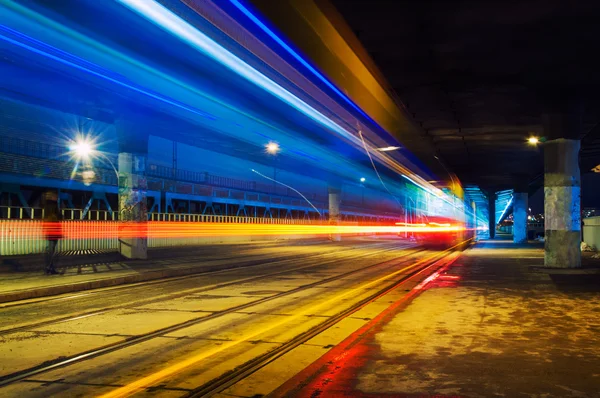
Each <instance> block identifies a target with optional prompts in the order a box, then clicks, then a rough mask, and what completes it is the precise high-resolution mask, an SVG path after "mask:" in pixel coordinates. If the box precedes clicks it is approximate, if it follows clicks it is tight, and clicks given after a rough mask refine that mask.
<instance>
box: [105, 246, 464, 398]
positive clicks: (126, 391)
mask: <svg viewBox="0 0 600 398" xmlns="http://www.w3.org/2000/svg"><path fill="white" fill-rule="evenodd" d="M465 242H467V241H465ZM465 242H461V243H459V244H458V245H455V246H452V247H451V248H449V249H446V250H444V251H443V252H441V253H444V252H448V251H450V250H452V249H454V248H455V247H458V246H460V245H461V244H463V243H465ZM439 254H440V253H438V254H434V255H431V256H429V257H426V258H423V259H421V260H419V261H417V262H416V263H414V264H413V265H409V266H407V267H404V268H402V269H400V270H397V271H394V272H392V273H390V274H387V275H385V276H383V277H380V278H377V279H375V280H372V281H371V282H367V283H365V284H363V285H361V286H359V287H356V288H353V289H350V290H349V291H347V292H345V293H341V294H339V295H337V296H334V297H332V298H330V299H328V300H325V301H323V302H320V303H318V304H313V305H311V306H309V307H306V308H305V309H303V310H300V311H299V312H298V313H296V314H294V315H291V316H288V317H285V318H284V319H282V320H280V321H277V322H273V323H272V324H270V325H268V326H265V327H263V328H260V329H257V330H255V331H254V332H251V333H248V334H246V335H245V336H243V337H241V338H239V339H237V340H232V341H228V342H223V344H221V345H219V346H216V347H214V348H211V349H209V350H207V351H204V352H201V353H198V354H196V355H194V356H192V357H190V358H188V359H185V360H183V361H181V362H178V363H176V364H173V365H171V366H168V367H166V368H164V369H161V370H159V371H158V372H155V373H152V374H151V375H149V376H146V377H143V378H141V379H139V380H136V381H134V382H132V383H130V384H127V385H125V386H123V387H120V388H117V389H116V390H113V391H111V392H109V393H106V394H103V395H100V396H99V397H100V398H122V397H128V396H130V395H132V394H135V393H136V392H138V391H140V390H142V389H145V388H148V387H151V386H152V385H154V384H156V383H158V382H159V381H161V380H164V379H165V378H167V377H169V376H173V375H175V374H177V373H179V372H181V371H183V370H185V369H187V368H189V367H191V366H194V365H196V364H198V363H199V362H201V361H203V360H204V359H206V358H208V357H211V356H212V355H215V354H218V353H220V352H223V351H225V350H227V349H229V348H232V347H235V346H236V345H238V344H240V343H243V342H245V341H248V340H251V339H253V338H255V337H256V336H259V335H261V334H263V333H267V332H269V331H271V330H273V329H275V328H277V327H280V326H283V325H285V324H287V323H290V322H292V321H295V320H297V319H299V318H301V317H303V316H307V315H310V314H313V313H315V312H316V311H317V310H319V309H321V308H323V307H325V306H327V305H330V304H333V303H334V302H336V301H340V300H342V299H344V298H346V297H348V296H356V295H357V294H358V293H359V292H360V291H361V290H365V289H368V288H370V287H371V286H373V285H377V284H379V283H381V282H383V281H385V280H387V279H390V278H392V277H394V276H397V275H399V274H401V273H403V272H406V271H407V270H410V269H413V268H415V267H417V266H419V265H421V264H423V263H425V262H427V261H429V260H431V259H433V258H434V257H436V256H438V255H439Z"/></svg>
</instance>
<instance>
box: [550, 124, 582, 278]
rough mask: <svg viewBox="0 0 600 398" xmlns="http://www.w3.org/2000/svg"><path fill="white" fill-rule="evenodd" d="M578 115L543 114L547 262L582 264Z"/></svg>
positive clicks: (569, 265)
mask: <svg viewBox="0 0 600 398" xmlns="http://www.w3.org/2000/svg"><path fill="white" fill-rule="evenodd" d="M573 116H575V115H565V114H551V115H546V116H545V117H544V129H545V134H546V136H547V137H549V140H548V141H547V142H546V143H545V144H544V218H545V255H544V265H545V266H546V267H554V268H579V267H581V246H580V245H581V188H580V187H581V179H580V172H579V147H580V141H579V140H578V139H577V138H578V137H579V128H578V126H579V122H578V118H577V117H573Z"/></svg>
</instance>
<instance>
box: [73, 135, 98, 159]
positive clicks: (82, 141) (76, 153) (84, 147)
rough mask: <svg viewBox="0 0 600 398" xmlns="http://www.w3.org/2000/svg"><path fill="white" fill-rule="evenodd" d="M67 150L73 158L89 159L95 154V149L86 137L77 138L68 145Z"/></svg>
mask: <svg viewBox="0 0 600 398" xmlns="http://www.w3.org/2000/svg"><path fill="white" fill-rule="evenodd" d="M69 151H70V152H71V154H72V156H73V157H74V158H75V159H77V160H84V161H89V160H91V158H92V157H93V156H94V155H95V152H96V149H95V148H94V143H93V142H91V140H89V139H88V138H77V139H76V140H75V142H73V143H72V144H71V145H69Z"/></svg>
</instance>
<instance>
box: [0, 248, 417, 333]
mask: <svg viewBox="0 0 600 398" xmlns="http://www.w3.org/2000/svg"><path fill="white" fill-rule="evenodd" d="M357 250H358V251H364V249H361V248H357V249H349V250H344V251H342V252H341V253H340V252H335V253H325V254H315V255H311V256H307V257H305V258H303V260H309V261H311V263H310V264H305V265H302V266H300V267H294V268H290V269H286V270H281V271H277V272H271V273H267V274H261V275H257V276H252V277H246V278H238V279H235V280H232V281H228V282H222V283H217V284H211V285H206V286H202V287H197V288H191V289H186V290H183V291H178V292H177V293H169V294H165V295H161V296H157V297H153V298H148V299H141V300H138V301H134V302H128V303H127V304H122V305H115V306H110V307H105V308H102V309H99V310H91V311H83V312H77V313H74V314H69V315H68V316H64V317H60V318H54V319H49V320H46V321H40V322H35V323H30V324H25V325H21V326H17V327H13V328H7V329H2V330H0V336H6V335H9V334H13V333H18V332H25V331H28V330H32V329H36V328H39V327H44V326H51V325H56V324H60V323H64V322H71V321H75V320H78V319H82V318H88V317H92V316H97V315H101V314H105V313H107V312H109V311H115V310H122V309H132V308H135V307H139V306H143V305H148V304H153V303H156V302H162V301H167V300H173V299H177V298H181V297H185V296H188V295H191V294H198V293H203V292H207V291H210V290H214V289H219V288H223V287H229V286H234V285H236V284H240V283H248V282H253V281H256V280H260V279H262V278H268V277H274V276H280V275H285V274H287V273H293V272H297V271H300V270H304V269H309V268H314V267H319V266H326V265H330V264H333V263H336V262H340V261H345V260H346V258H345V257H348V256H352V259H362V258H368V257H373V256H377V255H381V254H385V253H388V252H392V251H395V250H398V248H393V247H392V248H390V247H388V248H384V249H381V250H376V251H372V252H370V253H367V254H355V255H353V254H352V253H353V252H354V251H357ZM403 250H413V249H412V248H411V249H403ZM332 254H335V255H336V256H337V257H336V258H334V259H331V260H326V261H325V262H323V261H322V258H323V257H329V256H331V255H332ZM340 254H343V255H344V257H341V258H340V257H339V255H340ZM294 261H297V259H296V258H294V259H287V260H281V261H278V262H279V263H289V262H294ZM315 261H316V262H315ZM278 262H274V263H266V264H265V265H269V266H273V265H275V264H276V263H278ZM284 265H285V264H279V266H284ZM236 270H239V268H228V269H224V270H220V271H214V272H206V273H202V274H194V275H186V276H185V277H180V278H177V280H173V279H168V280H163V281H150V282H149V283H144V282H142V284H140V285H136V286H135V287H137V288H140V287H147V286H149V285H155V284H157V283H160V282H163V284H166V283H169V282H178V281H181V280H182V279H186V280H187V279H191V278H194V277H195V278H201V277H205V276H213V275H222V274H227V273H231V272H234V271H236ZM119 288H122V286H119ZM92 293H93V292H87V293H84V294H78V295H72V296H69V297H64V298H63V300H65V299H74V298H81V297H84V296H90V295H92ZM98 293H106V290H102V291H99V292H98ZM111 293H112V291H111ZM88 298H90V297H88ZM38 303H40V302H36V303H35V304H38Z"/></svg>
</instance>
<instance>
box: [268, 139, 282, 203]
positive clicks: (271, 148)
mask: <svg viewBox="0 0 600 398" xmlns="http://www.w3.org/2000/svg"><path fill="white" fill-rule="evenodd" d="M265 151H266V152H267V153H268V154H269V155H273V193H276V186H275V184H276V181H277V154H278V153H279V152H280V151H281V147H280V146H279V144H278V143H276V142H273V141H271V142H269V143H268V144H267V145H265Z"/></svg>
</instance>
